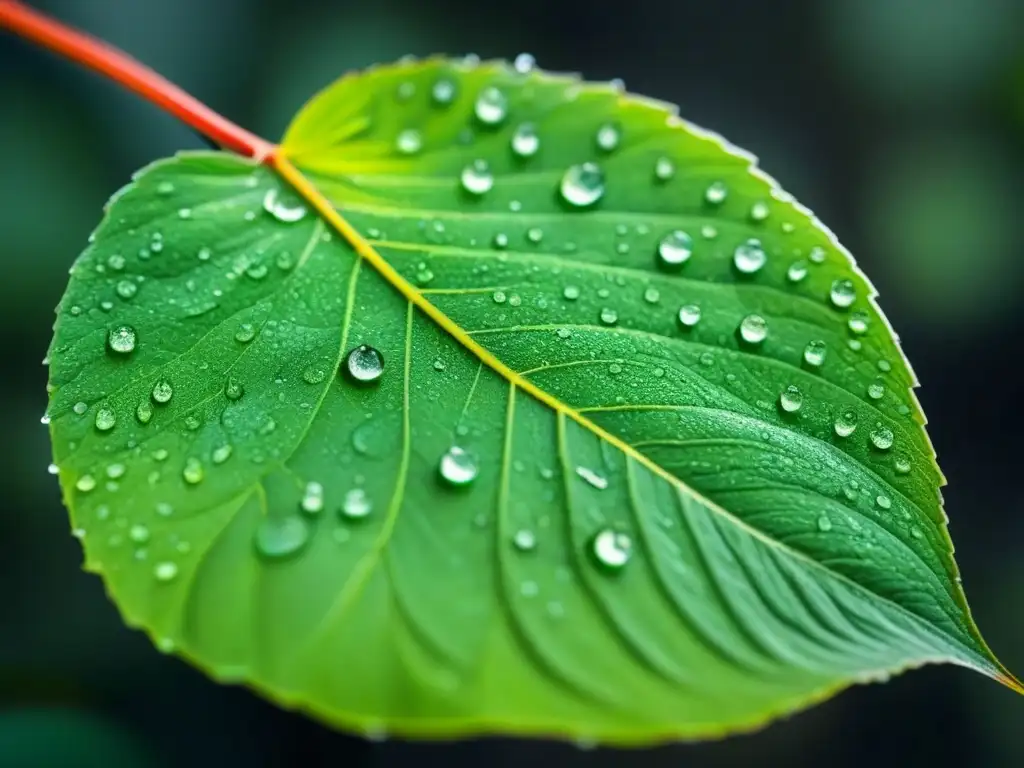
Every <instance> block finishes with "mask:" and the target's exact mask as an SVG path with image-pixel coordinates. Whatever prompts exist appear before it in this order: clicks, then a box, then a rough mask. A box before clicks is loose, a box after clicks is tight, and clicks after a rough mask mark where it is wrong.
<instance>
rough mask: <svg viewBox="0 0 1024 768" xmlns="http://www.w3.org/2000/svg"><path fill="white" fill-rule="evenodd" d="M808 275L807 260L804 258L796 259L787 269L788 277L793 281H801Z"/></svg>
mask: <svg viewBox="0 0 1024 768" xmlns="http://www.w3.org/2000/svg"><path fill="white" fill-rule="evenodd" d="M805 277H807V262H806V261H803V260H802V259H801V260H799V261H794V262H793V263H792V264H790V265H789V269H787V270H786V279H787V280H789V282H791V283H799V282H800V281H801V280H803V279H804V278H805Z"/></svg>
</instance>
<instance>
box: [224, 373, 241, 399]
mask: <svg viewBox="0 0 1024 768" xmlns="http://www.w3.org/2000/svg"><path fill="white" fill-rule="evenodd" d="M244 394H245V385H244V384H242V382H240V381H239V380H238V379H236V378H235V377H234V376H231V377H229V378H228V380H227V382H225V384H224V396H225V397H227V399H228V400H241V399H242V395H244Z"/></svg>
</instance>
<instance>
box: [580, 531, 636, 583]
mask: <svg viewBox="0 0 1024 768" xmlns="http://www.w3.org/2000/svg"><path fill="white" fill-rule="evenodd" d="M590 553H591V555H592V556H593V558H594V560H595V562H596V563H597V565H598V566H599V567H600V568H602V569H604V570H606V571H610V572H617V571H621V570H622V569H623V568H625V567H626V564H627V563H629V559H630V557H631V556H632V554H633V542H632V541H631V540H630V538H629V536H627V535H626V534H624V533H620V532H618V531H615V530H613V529H611V528H602V529H601V530H600V531H598V532H597V533H596V534H594V537H593V538H592V539H591V540H590Z"/></svg>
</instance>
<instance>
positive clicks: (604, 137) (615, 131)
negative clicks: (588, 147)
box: [596, 123, 622, 152]
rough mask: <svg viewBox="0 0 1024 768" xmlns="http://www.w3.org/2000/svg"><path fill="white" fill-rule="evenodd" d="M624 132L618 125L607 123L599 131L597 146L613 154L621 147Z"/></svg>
mask: <svg viewBox="0 0 1024 768" xmlns="http://www.w3.org/2000/svg"><path fill="white" fill-rule="evenodd" d="M621 138H622V132H621V131H620V130H619V127H618V126H617V125H613V124H612V123H605V124H604V125H602V126H601V127H600V128H598V129H597V137H596V139H597V146H598V148H599V149H601V150H603V151H605V152H612V151H614V150H615V148H616V147H618V146H619V140H620V139H621Z"/></svg>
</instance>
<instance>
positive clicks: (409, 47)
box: [0, 0, 1024, 768]
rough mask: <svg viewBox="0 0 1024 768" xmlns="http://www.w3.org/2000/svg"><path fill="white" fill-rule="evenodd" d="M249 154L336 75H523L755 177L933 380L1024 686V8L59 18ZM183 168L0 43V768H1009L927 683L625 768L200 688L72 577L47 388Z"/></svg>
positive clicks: (169, 11)
mask: <svg viewBox="0 0 1024 768" xmlns="http://www.w3.org/2000/svg"><path fill="white" fill-rule="evenodd" d="M36 5H37V7H40V8H42V9H44V10H46V11H49V12H50V13H53V14H55V15H57V16H58V17H60V18H62V19H64V20H66V21H69V22H71V23H73V24H76V25H78V26H80V27H84V28H86V29H88V30H90V31H92V32H94V33H95V34H97V35H99V36H101V37H103V38H105V39H107V40H109V41H111V42H113V43H114V44H116V45H119V46H121V47H123V48H124V49H126V50H127V51H129V52H131V53H132V54H134V55H136V56H137V57H138V58H140V59H141V60H143V61H145V62H146V63H148V64H150V65H152V66H154V67H155V68H156V69H158V70H159V71H161V72H162V73H164V74H165V75H167V76H168V77H170V78H171V79H172V80H175V81H176V82H178V83H180V84H181V85H183V86H184V87H185V88H187V89H189V90H190V91H192V92H193V93H195V94H196V95H197V96H199V97H200V98H202V99H204V100H206V101H207V102H209V103H210V104H212V105H213V106H214V107H216V108H217V109H219V110H221V111H223V112H224V113H225V114H226V115H228V116H229V117H231V118H233V119H235V120H237V121H238V122H240V123H241V124H243V125H245V126H247V127H249V128H251V129H253V130H255V131H257V132H260V133H262V134H263V135H266V136H267V137H268V138H274V137H276V136H279V135H280V133H281V131H282V129H283V127H284V126H285V124H286V123H287V121H288V119H289V118H290V116H291V115H292V114H293V112H294V111H295V110H296V109H297V108H298V107H299V106H300V105H301V104H302V103H303V101H304V100H305V99H306V98H307V97H308V96H309V95H311V94H312V93H313V92H314V91H315V90H316V89H318V88H320V87H322V86H324V85H326V84H327V83H328V82H330V80H332V79H333V78H334V77H336V76H338V75H340V74H341V73H342V72H344V71H346V70H349V69H352V68H356V67H362V66H365V65H368V64H371V63H374V62H378V61H387V60H391V59H395V58H397V57H399V56H401V55H403V54H407V53H414V54H428V53H432V52H447V53H453V54H456V53H457V54H461V53H466V52H475V53H479V54H480V55H482V56H484V57H492V56H493V57H512V56H514V55H515V54H516V53H518V52H520V51H524V50H525V51H530V52H532V53H534V54H535V55H536V56H537V58H538V60H539V62H540V63H541V64H542V65H543V66H544V67H545V68H548V69H553V70H571V71H580V72H582V73H584V74H585V75H586V76H587V77H588V78H589V79H609V78H613V77H621V78H623V79H624V80H625V81H626V83H627V86H628V87H629V88H630V90H632V91H635V92H638V93H642V94H648V95H652V96H656V97H659V98H662V99H665V100H669V101H673V102H676V103H678V104H680V105H681V111H682V114H683V115H684V116H685V117H687V118H688V119H690V120H692V121H694V122H696V123H698V124H700V125H703V126H706V127H708V128H711V129H714V130H716V131H718V132H720V133H722V134H723V135H725V136H726V137H728V138H729V139H730V140H732V141H733V142H735V143H737V144H739V145H740V146H742V147H745V148H747V149H749V150H751V151H752V152H754V153H755V154H757V155H758V156H759V157H760V158H761V163H762V166H763V167H764V168H765V169H766V170H767V171H768V172H769V173H770V174H772V175H773V176H775V177H776V178H778V179H779V180H780V181H781V182H782V183H783V185H784V186H785V187H786V188H787V189H788V190H789V191H791V192H792V193H793V194H795V195H796V196H797V198H798V199H800V200H802V201H803V202H804V203H805V204H807V205H809V206H810V207H811V208H813V209H814V210H815V211H816V212H817V213H818V215H819V216H820V217H821V218H822V219H823V220H824V221H825V222H826V223H827V224H828V225H829V226H830V227H831V228H832V229H833V230H834V231H835V232H836V233H837V234H838V236H839V237H840V238H841V239H842V241H843V242H844V243H845V244H846V245H847V246H848V247H849V248H850V249H851V251H852V252H853V253H854V254H855V255H856V256H857V258H858V260H859V262H860V264H861V265H862V266H863V268H864V270H865V271H866V272H867V274H869V275H870V276H871V277H872V279H873V280H874V282H875V284H876V286H877V287H878V289H879V291H880V293H881V299H880V301H881V304H882V306H883V308H884V309H885V311H886V312H887V313H888V316H889V318H890V319H891V321H892V323H893V325H894V327H895V328H897V329H899V331H900V333H901V334H902V339H903V343H904V348H905V350H906V352H907V354H908V355H909V357H910V359H911V360H912V361H913V363H914V367H915V370H916V372H917V374H918V376H919V377H920V379H921V381H923V382H924V385H925V386H924V388H923V389H922V390H920V392H919V394H920V397H921V400H922V402H923V405H924V407H925V409H926V411H927V412H928V413H929V414H930V415H931V418H932V420H933V423H932V425H931V428H930V431H931V436H932V439H933V441H934V443H935V446H936V448H937V450H938V453H939V456H940V459H941V463H942V467H943V469H944V471H945V473H946V475H947V476H948V478H949V480H950V486H949V488H948V489H947V492H946V502H947V508H948V510H949V514H950V516H951V518H952V520H951V528H952V533H953V536H954V539H955V540H956V542H957V544H958V549H957V556H958V559H959V562H960V564H961V568H962V570H963V573H964V581H965V584H966V587H967V590H968V593H969V595H970V596H971V598H972V604H973V607H974V611H975V615H976V618H977V619H978V621H979V623H980V624H981V626H982V628H983V629H984V631H985V633H986V635H987V637H988V639H989V642H990V643H991V644H992V646H993V647H994V648H995V649H996V651H997V652H998V653H999V654H1000V655H1001V656H1002V657H1003V659H1004V661H1005V662H1006V663H1007V664H1008V665H1009V666H1011V667H1013V668H1015V669H1016V670H1017V672H1018V673H1020V672H1021V671H1024V620H1022V618H1021V617H1022V612H1021V607H1022V602H1024V558H1022V557H1021V553H1022V551H1024V514H1022V509H1021V507H1022V501H1024V488H1022V485H1021V483H1020V477H1019V475H1018V474H1017V473H1018V472H1019V471H1020V469H1019V467H1020V455H1021V448H1020V446H1021V435H1022V434H1024V415H1022V414H1024V403H1022V394H1024V368H1022V366H1021V364H1020V363H1019V362H1018V360H1019V357H1020V355H1021V352H1022V348H1024V343H1022V340H1024V316H1022V314H1021V311H1020V307H1021V301H1020V298H1021V297H1024V226H1022V224H1021V222H1022V220H1024V219H1022V213H1024V48H1021V46H1020V41H1021V38H1022V33H1024V1H1022V0H819V2H813V1H812V0H796V1H791V2H763V0H743V1H740V0H733V1H732V2H724V1H723V0H664V2H657V1H656V0H655V1H647V2H645V1H643V0H632V1H631V2H622V0H592V1H591V2H589V3H583V2H580V1H579V0H515V1H514V2H508V3H479V2H477V1H476V0H435V1H434V2H430V1H428V0H374V1H373V2H362V3H358V2H354V1H352V2H348V1H344V2H335V3H332V4H329V5H328V4H325V5H324V7H321V6H320V4H312V3H307V4H302V3H299V2H296V0H216V1H215V2H214V1H212V0H89V2H81V1H80V0H49V2H42V0H40V1H39V2H37V3H36ZM197 146H200V141H199V140H198V139H197V138H196V137H195V135H194V134H192V133H191V132H190V131H189V130H188V129H186V128H184V127H182V126H181V125H179V124H178V123H176V122H175V121H174V120H173V119H171V118H170V117H168V116H166V115H164V114H162V113H160V112H159V111H158V110H157V109H156V108H154V107H152V106H150V105H148V104H146V103H143V102H141V101H139V100H138V99H136V98H135V97H133V96H131V95H128V94H126V93H124V92H122V91H121V90H119V89H118V88H117V87H115V86H113V85H111V84H109V83H107V82H104V81H102V80H100V79H99V78H97V77H95V76H93V75H91V74H88V73H85V72H83V71H81V70H79V69H77V68H76V67H74V66H72V65H70V64H68V63H66V62H64V61H61V60H59V59H57V58H55V57H52V56H50V55H49V54H45V53H42V52H40V51H38V50H35V49H33V48H32V47H31V46H29V45H27V44H24V43H22V42H20V41H18V40H16V39H14V38H13V37H10V36H6V35H5V36H2V37H0V243H2V259H3V262H2V264H3V267H4V272H3V275H4V278H3V280H0V360H2V361H3V377H2V379H0V388H2V400H0V419H2V422H0V423H2V424H3V426H4V430H3V435H4V440H3V443H2V446H0V466H3V468H4V471H3V475H2V478H3V491H4V493H3V512H2V514H0V546H2V552H3V557H0V590H2V603H0V605H2V608H0V617H2V621H0V766H3V767H4V768H7V766H11V767H12V768H14V767H19V768H20V767H21V766H25V767H27V768H35V767H36V766H68V767H73V766H195V767H196V768H201V767H202V766H214V765H240V766H279V765H281V766H283V765H289V766H290V765H296V766H306V765H308V766H337V765H344V766H363V765H366V766H406V765H414V764H418V763H420V762H423V761H427V762H429V763H431V764H433V763H437V764H444V765H448V766H452V767H453V768H458V767H461V766H471V765H493V766H506V765H508V766H511V765H519V764H526V763H530V764H533V765H537V766H545V765H559V766H562V768H571V767H572V766H588V767H589V766H636V767H637V768H653V767H654V766H681V765H685V766H687V768H698V767H700V766H732V765H772V766H774V765H779V766H789V765H793V766H802V765H825V764H828V765H832V766H837V768H842V767H844V766H851V767H853V766H858V767H859V766H863V765H872V766H875V767H876V768H882V766H890V765H891V766H905V765H913V766H918V765H933V766H945V765H971V766H982V767H983V768H987V767H988V766H1017V765H1021V764H1024V758H1022V754H1024V747H1022V741H1021V733H1022V731H1024V699H1020V698H1019V697H1015V696H1014V695H1013V694H1012V693H1010V692H1008V691H1005V690H1003V689H1001V688H999V687H998V686H997V685H996V684H995V683H993V682H991V681H989V680H986V679H984V678H982V677H980V676H976V675H973V674H970V673H968V672H966V671H963V670H958V669H954V668H947V667H943V668H938V667H930V668H926V669H924V670H921V671H916V672H912V673H908V674H906V675H904V676H901V677H899V678H897V679H895V680H894V681H892V682H890V683H888V684H886V685H872V686H867V687H857V688H855V689H853V690H850V691H849V692H847V693H844V694H842V695H841V696H839V697H838V698H836V699H834V700H832V701H830V702H828V703H826V704H824V705H822V706H819V707H817V708H816V709H813V710H811V711H809V712H805V713H803V714H800V715H797V716H794V717H792V718H789V719H788V720H786V721H783V722H780V723H777V724H775V725H774V726H772V727H770V728H768V729H767V730H764V731H762V732H760V733H757V734H754V735H748V736H739V737H736V738H733V739H730V740H728V741H725V742H721V743H709V744H697V745H678V746H666V747H661V748H658V749H653V750H648V751H643V752H617V751H613V750H591V751H586V750H582V749H579V748H577V747H574V746H570V745H562V744H548V743H538V742H516V741H511V740H478V741H474V742H467V743H459V744H403V743H399V742H384V743H369V742H364V741H362V740H361V739H357V738H352V737H347V736H343V735H340V734H337V733H334V732H332V731H330V730H327V729H325V728H323V727H321V726H319V725H317V724H315V723H313V722H312V721H309V720H307V719H305V718H304V717H302V716H301V715H298V714H292V713H288V712H284V711H281V710H278V709H277V708H275V707H273V706H271V705H269V704H267V703H265V702H263V701H262V700H260V699H258V698H257V697H255V696H253V695H251V694H250V693H248V692H247V691H246V690H244V689H240V688H226V687H220V686H217V685H215V684H214V683H212V682H210V681H208V680H206V679H205V678H204V677H203V676H202V675H201V674H200V673H198V672H196V671H194V670H192V669H191V668H190V667H188V666H187V665H186V664H184V663H182V662H180V661H178V660H176V659H173V658H168V657H165V656H162V655H160V654H159V653H158V652H156V651H155V650H154V649H153V648H152V647H151V646H150V644H149V642H148V641H147V640H146V639H145V638H144V637H143V636H142V635H141V634H139V633H136V632H133V631H130V630H128V629H126V628H125V627H124V626H123V625H122V624H121V622H120V620H119V618H118V615H117V612H116V610H115V609H114V607H113V606H112V605H111V604H110V603H109V602H108V601H107V599H106V597H105V595H104V593H103V588H102V586H101V583H100V581H99V580H98V579H97V578H96V577H94V576H91V575H87V574H85V573H82V572H81V571H80V570H79V566H80V563H81V553H80V550H79V546H78V543H77V542H76V541H74V540H73V539H72V538H71V536H70V533H69V527H68V523H67V518H66V514H65V512H64V510H63V509H62V507H61V503H60V498H59V493H58V489H57V483H56V481H55V480H54V478H52V477H50V476H49V475H48V474H47V472H46V465H47V463H48V461H49V458H48V456H49V445H48V440H47V436H46V432H45V430H44V428H43V427H41V426H40V425H39V417H40V416H41V415H42V413H43V409H44V407H45V402H46V392H45V381H46V372H45V369H44V368H43V366H41V365H40V364H39V363H40V360H41V359H42V357H43V355H44V353H45V351H46V347H47V344H48V342H49V337H50V328H51V324H52V320H53V314H52V311H53V307H54V306H55V305H56V303H57V301H58V299H59V298H60V295H61V293H62V291H63V290H64V285H65V280H66V271H67V269H68V267H69V266H70V264H71V262H72V260H73V259H74V258H75V256H76V255H77V253H78V252H79V251H80V250H81V249H82V247H83V245H84V244H85V241H86V238H87V236H88V234H89V232H90V230H91V229H92V228H93V226H94V225H95V224H96V223H97V221H98V219H99V217H100V211H101V208H102V206H103V204H104V202H105V201H106V199H107V198H108V197H109V196H110V194H111V193H113V192H114V191H115V190H116V189H117V188H119V187H120V186H122V185H123V184H125V183H126V182H127V181H128V179H129V175H130V174H131V172H132V171H133V170H135V169H136V168H137V167H139V166H141V165H143V164H145V163H147V162H149V161H150V160H153V159H155V158H158V157H161V156H165V155H169V154H171V153H173V152H174V151H175V150H178V149H181V148H189V147H197Z"/></svg>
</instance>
